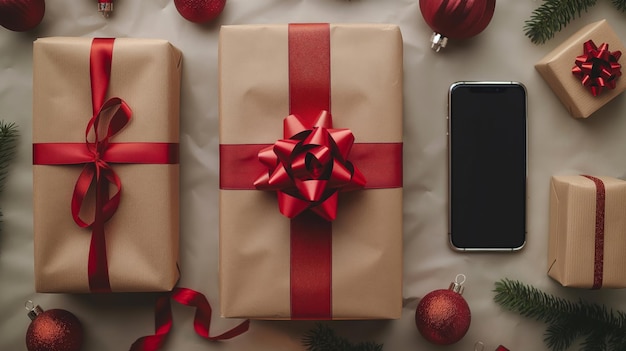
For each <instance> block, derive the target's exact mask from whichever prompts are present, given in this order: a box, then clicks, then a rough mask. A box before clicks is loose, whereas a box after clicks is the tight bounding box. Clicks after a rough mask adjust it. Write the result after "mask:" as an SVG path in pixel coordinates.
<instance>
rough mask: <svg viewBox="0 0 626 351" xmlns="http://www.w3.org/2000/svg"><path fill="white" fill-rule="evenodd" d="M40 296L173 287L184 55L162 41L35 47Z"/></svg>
mask: <svg viewBox="0 0 626 351" xmlns="http://www.w3.org/2000/svg"><path fill="white" fill-rule="evenodd" d="M33 52H34V62H33V66H34V67H33V182H34V184H33V187H34V188H33V192H34V210H33V212H34V257H35V285H36V290H37V291H38V292H111V291H112V292H141V291H168V290H171V289H172V287H173V286H174V285H175V284H176V282H177V280H178V269H177V261H178V239H179V232H178V231H179V229H178V228H179V214H178V209H179V205H178V201H179V193H178V192H179V185H178V178H179V165H178V142H179V100H180V74H181V59H182V55H181V52H180V51H179V50H178V49H176V48H175V47H173V46H172V45H171V44H170V43H168V42H167V41H164V40H156V39H127V38H125V39H112V38H106V39H105V38H96V39H90V38H69V37H67V38H63V37H53V38H42V39H38V40H36V41H35V42H34V50H33Z"/></svg>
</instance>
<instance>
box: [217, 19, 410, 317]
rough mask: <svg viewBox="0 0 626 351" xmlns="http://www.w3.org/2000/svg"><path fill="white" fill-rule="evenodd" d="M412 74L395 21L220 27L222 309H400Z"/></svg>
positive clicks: (295, 313) (333, 312) (262, 312)
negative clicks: (405, 93)
mask: <svg viewBox="0 0 626 351" xmlns="http://www.w3.org/2000/svg"><path fill="white" fill-rule="evenodd" d="M402 69H403V68H402V37H401V33H400V30H399V28H398V27H397V26H395V25H385V24H363V25H358V24H289V25H287V24H285V25H235V26H223V27H222V28H221V31H220V42H219V72H220V98H219V101H220V260H219V269H220V302H221V314H222V316H223V317H237V318H253V319H395V318H399V317H400V314H401V309H402V73H403V72H402ZM348 190H350V191H348Z"/></svg>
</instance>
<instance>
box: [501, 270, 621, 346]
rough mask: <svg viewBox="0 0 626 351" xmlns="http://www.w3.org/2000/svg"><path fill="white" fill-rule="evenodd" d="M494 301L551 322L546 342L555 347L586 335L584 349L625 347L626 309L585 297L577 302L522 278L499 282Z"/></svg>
mask: <svg viewBox="0 0 626 351" xmlns="http://www.w3.org/2000/svg"><path fill="white" fill-rule="evenodd" d="M495 286H496V288H495V290H494V291H495V292H496V295H495V297H494V301H495V302H497V303H499V304H500V305H501V306H503V307H504V308H506V309H508V310H510V311H513V312H517V313H519V314H521V315H522V316H525V317H529V318H534V319H536V320H540V321H543V322H545V323H548V324H549V326H548V328H547V329H546V334H545V342H546V344H547V345H548V347H549V348H550V349H551V350H553V351H564V350H566V349H568V348H569V347H570V346H571V345H572V344H573V343H574V341H575V340H576V339H577V338H579V337H583V338H585V339H584V341H583V342H582V343H581V346H582V348H581V350H582V351H595V350H624V346H626V313H624V312H621V311H613V310H607V308H606V306H600V305H597V304H592V303H589V302H586V301H584V300H582V299H581V300H579V301H578V302H577V303H573V302H570V301H567V300H565V299H562V298H558V297H555V296H553V295H549V294H547V293H544V292H542V291H540V290H538V289H536V288H534V287H531V286H527V285H524V284H522V283H520V282H518V281H512V280H508V279H503V280H501V281H499V282H496V283H495Z"/></svg>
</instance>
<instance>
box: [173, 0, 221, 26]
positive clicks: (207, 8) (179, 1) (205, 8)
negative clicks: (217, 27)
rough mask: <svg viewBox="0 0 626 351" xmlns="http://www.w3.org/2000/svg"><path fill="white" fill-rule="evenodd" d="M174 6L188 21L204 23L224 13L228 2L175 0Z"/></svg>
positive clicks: (217, 0)
mask: <svg viewBox="0 0 626 351" xmlns="http://www.w3.org/2000/svg"><path fill="white" fill-rule="evenodd" d="M174 5H175V6H176V9H177V10H178V12H179V13H180V14H181V15H182V16H183V17H184V18H185V19H187V20H188V21H191V22H195V23H204V22H208V21H210V20H212V19H214V18H216V17H217V16H219V15H220V13H222V11H223V10H224V6H226V0H174Z"/></svg>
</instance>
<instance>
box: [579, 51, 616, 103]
mask: <svg viewBox="0 0 626 351" xmlns="http://www.w3.org/2000/svg"><path fill="white" fill-rule="evenodd" d="M621 56H622V52H621V51H619V50H617V51H613V52H611V51H609V44H607V43H602V44H601V45H600V47H599V48H598V47H597V46H596V44H594V42H593V40H588V41H586V42H585V43H584V44H583V54H582V55H580V56H578V57H576V61H575V66H574V67H572V73H573V74H574V75H575V76H576V77H578V78H579V79H580V80H581V82H582V84H583V85H584V86H585V87H588V88H589V90H590V91H591V94H592V95H593V96H597V95H598V94H600V92H601V91H602V89H603V88H607V89H615V84H616V80H617V78H618V77H619V76H621V75H622V71H621V68H622V65H621V64H619V63H617V61H618V60H619V59H620V57H621Z"/></svg>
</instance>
